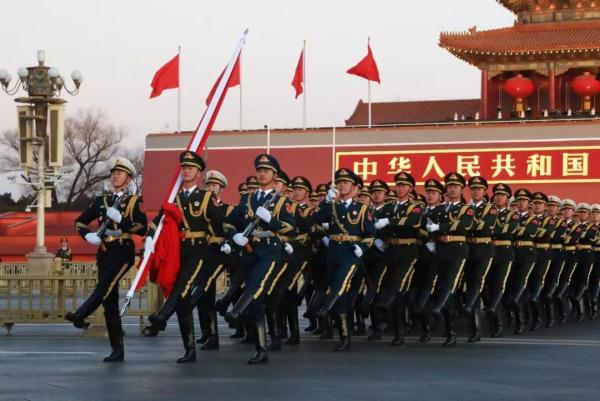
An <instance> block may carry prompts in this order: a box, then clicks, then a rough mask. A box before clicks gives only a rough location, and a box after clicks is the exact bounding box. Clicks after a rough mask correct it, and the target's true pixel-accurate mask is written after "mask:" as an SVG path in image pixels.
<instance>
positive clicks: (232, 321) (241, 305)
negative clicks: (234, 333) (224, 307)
mask: <svg viewBox="0 0 600 401" xmlns="http://www.w3.org/2000/svg"><path fill="white" fill-rule="evenodd" d="M253 300H254V297H253V295H252V294H248V293H246V292H244V293H243V294H242V296H241V297H240V299H238V301H237V302H236V303H235V305H233V308H231V310H230V311H229V312H227V313H225V321H226V322H227V323H229V327H231V328H232V329H235V328H236V327H237V325H238V324H239V319H240V316H241V315H242V314H243V313H244V311H245V310H246V308H247V307H248V305H250V304H251V303H252V301H253Z"/></svg>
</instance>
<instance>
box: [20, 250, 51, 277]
mask: <svg viewBox="0 0 600 401" xmlns="http://www.w3.org/2000/svg"><path fill="white" fill-rule="evenodd" d="M25 256H26V257H27V263H28V264H29V268H28V272H29V274H33V275H49V274H51V273H52V267H53V264H54V255H53V254H51V253H50V252H48V250H47V249H46V247H45V246H41V247H35V249H34V250H33V252H31V253H28V254H27V255H25Z"/></svg>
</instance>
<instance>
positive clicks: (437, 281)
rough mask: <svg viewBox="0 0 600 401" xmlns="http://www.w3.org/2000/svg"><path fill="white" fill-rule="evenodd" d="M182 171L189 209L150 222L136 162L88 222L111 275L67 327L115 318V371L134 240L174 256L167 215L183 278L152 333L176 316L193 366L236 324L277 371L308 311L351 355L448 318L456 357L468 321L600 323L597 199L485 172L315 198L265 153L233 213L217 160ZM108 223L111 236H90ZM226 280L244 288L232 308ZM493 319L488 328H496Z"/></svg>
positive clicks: (183, 202)
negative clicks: (272, 357) (222, 281)
mask: <svg viewBox="0 0 600 401" xmlns="http://www.w3.org/2000/svg"><path fill="white" fill-rule="evenodd" d="M180 165H181V173H180V174H181V181H182V187H181V189H180V191H179V193H178V194H177V196H176V198H175V201H174V203H167V202H165V203H163V207H162V208H161V210H160V212H159V214H158V216H157V217H156V218H155V219H154V221H153V222H152V223H151V224H150V225H149V226H148V225H147V221H146V215H145V213H144V209H143V202H142V198H141V197H140V196H137V195H134V194H130V193H129V192H128V190H127V188H128V187H129V182H130V180H131V179H132V177H133V176H135V174H136V172H135V169H134V167H133V165H132V164H131V162H129V161H128V160H126V159H124V158H119V159H117V160H116V162H115V163H114V165H113V167H112V169H111V173H112V174H111V183H112V187H113V191H112V193H111V194H107V195H103V196H100V197H97V198H96V199H95V200H94V201H93V202H92V204H91V205H90V206H89V208H88V209H87V210H86V211H84V212H83V213H82V214H81V216H79V218H78V219H77V220H76V222H75V225H76V228H77V230H78V232H79V234H80V235H81V236H82V237H83V238H84V239H85V240H86V241H87V242H89V243H91V244H93V245H96V246H98V253H97V264H98V278H99V280H98V284H97V286H96V288H95V289H94V291H93V292H92V293H91V295H90V296H89V298H88V299H87V300H85V302H84V303H83V304H82V305H81V306H80V307H79V308H78V309H77V310H76V311H75V312H70V313H68V314H67V316H66V318H67V319H68V320H70V321H71V322H73V324H74V326H75V327H79V328H81V327H83V325H84V319H85V318H86V317H87V316H89V315H90V314H91V313H93V312H94V311H95V310H96V309H97V308H98V307H99V306H100V305H102V306H103V307H104V315H105V318H106V327H107V330H108V334H109V339H110V345H111V348H112V353H111V354H110V355H109V356H108V357H106V358H105V359H104V361H105V362H113V361H122V360H123V358H124V348H123V331H122V327H121V319H120V316H119V309H118V288H119V285H118V282H119V280H120V279H121V278H122V277H123V275H124V274H125V273H126V272H127V271H128V269H129V268H130V267H131V266H132V264H133V263H134V256H135V249H134V243H133V241H132V236H133V235H140V236H146V239H145V249H144V251H145V252H157V253H160V252H159V250H158V242H157V241H155V238H154V236H155V233H156V230H157V226H158V225H159V222H160V221H161V219H164V220H165V221H166V222H167V221H168V222H169V223H170V227H172V229H171V230H170V231H169V229H167V228H165V229H164V231H162V234H161V237H159V238H161V239H162V237H163V236H165V237H166V238H174V240H175V241H178V243H179V245H180V246H179V247H178V249H179V252H178V254H171V255H167V256H166V257H164V259H162V260H164V261H165V263H166V264H169V263H171V264H172V263H175V265H178V266H179V269H178V270H176V271H177V273H176V276H174V277H172V281H173V285H172V288H171V290H170V292H169V293H165V294H164V296H165V301H164V304H163V305H162V307H161V308H160V310H158V311H156V312H155V313H154V314H152V315H151V316H150V317H149V321H150V322H151V327H150V328H149V329H150V330H151V332H153V333H154V334H156V333H158V332H160V331H162V330H164V329H165V327H166V325H167V322H168V320H169V319H170V317H171V316H172V315H173V314H176V315H177V321H178V324H179V329H180V332H181V339H182V342H183V348H184V354H183V356H182V357H181V358H179V359H178V360H177V362H178V363H186V362H194V361H196V355H197V353H196V347H197V344H199V346H200V349H202V350H218V349H219V335H218V325H217V314H220V315H222V316H224V318H225V320H226V322H227V323H228V324H229V325H230V327H232V328H235V329H236V331H235V333H234V334H233V335H232V336H231V338H239V339H241V342H243V343H248V344H253V345H254V347H255V354H254V356H253V357H252V358H251V359H250V360H249V361H248V363H249V364H262V363H266V362H267V361H268V359H269V352H271V351H279V350H282V349H283V348H287V347H294V346H298V345H299V344H300V341H301V336H300V324H299V307H300V306H301V305H302V304H303V303H305V305H306V308H305V312H304V313H303V316H302V317H303V318H306V319H307V321H308V323H309V325H308V326H307V327H306V328H305V329H304V331H306V332H310V333H312V335H315V336H318V338H320V339H323V340H327V339H333V338H334V329H336V330H337V338H338V343H337V345H336V346H335V348H334V350H335V351H337V352H343V351H348V350H350V347H351V338H352V337H355V338H356V337H361V338H362V339H364V340H365V341H382V340H383V335H384V333H386V334H388V333H389V334H391V336H392V340H391V345H393V346H402V345H403V344H404V336H405V334H407V332H408V331H409V330H410V329H411V328H414V329H417V330H419V331H420V333H419V334H420V338H419V340H420V341H421V342H428V341H430V340H431V327H432V324H436V323H437V322H442V323H443V325H444V329H445V330H444V332H445V340H444V342H443V346H444V347H452V346H455V345H456V343H457V334H456V324H457V322H458V321H460V320H461V319H462V320H464V321H466V322H467V325H468V328H469V334H468V339H467V342H469V343H475V342H479V341H481V340H482V336H483V335H484V334H485V335H489V336H491V337H500V336H502V334H503V332H504V331H505V330H508V329H509V328H510V330H512V331H514V333H515V334H521V333H523V332H524V331H526V330H529V331H537V330H540V329H541V328H542V327H543V326H545V327H552V326H554V325H563V324H565V323H566V322H567V320H568V319H569V318H573V319H574V320H576V321H578V322H581V321H583V320H585V319H596V318H597V317H598V298H599V292H600V235H599V230H600V205H598V204H594V205H589V204H587V203H579V204H577V203H575V202H574V201H573V200H571V199H562V200H561V199H559V198H558V197H556V196H548V195H547V194H544V193H541V192H533V193H532V192H530V191H529V190H527V189H525V188H515V189H513V188H511V187H509V186H508V185H506V184H504V183H497V184H495V185H493V186H491V187H490V186H488V183H487V181H486V179H485V178H484V177H479V176H475V177H471V178H469V180H468V181H466V180H465V178H464V177H463V176H462V175H461V174H458V173H455V172H453V173H449V174H447V175H446V176H445V177H444V180H443V183H442V182H440V181H437V180H435V179H429V180H427V181H426V182H425V183H424V188H422V189H423V191H424V192H423V194H420V193H418V192H417V184H416V182H415V179H414V178H413V177H412V176H411V175H410V174H408V173H405V172H399V173H397V174H396V175H395V176H394V181H395V185H394V188H390V187H389V186H388V184H387V183H386V182H383V181H381V180H374V181H373V182H371V183H370V185H368V186H367V185H365V184H364V183H363V181H362V179H361V178H360V177H359V176H357V175H356V174H355V173H354V172H353V171H352V170H350V169H347V168H340V169H339V170H337V171H336V172H335V175H334V182H333V183H327V184H319V185H317V186H315V187H313V185H312V184H311V182H310V181H309V179H308V178H306V177H303V176H298V177H293V178H291V179H290V177H288V175H287V174H286V173H285V172H284V171H283V170H282V167H281V166H280V165H279V162H278V161H277V159H276V158H275V157H273V156H272V155H269V154H260V155H258V156H257V157H256V159H255V162H254V167H255V175H251V176H249V177H248V178H247V179H246V181H245V182H244V183H241V184H240V185H239V186H238V191H239V194H240V200H239V203H238V204H237V205H227V204H225V203H223V201H222V200H221V195H222V192H223V190H224V189H225V188H226V187H227V186H228V182H227V179H226V177H225V176H224V175H223V174H221V173H220V172H218V171H215V170H209V171H206V172H205V173H204V180H203V181H202V182H204V188H199V187H198V182H201V180H200V178H201V177H200V176H201V174H203V172H204V170H205V167H206V166H205V163H204V161H203V160H202V158H201V157H200V156H199V155H198V154H196V153H195V152H192V151H184V152H183V153H181V155H180ZM467 197H468V198H469V201H466V199H465V198H467ZM94 220H97V221H98V223H99V229H98V231H97V232H92V231H90V229H89V228H88V225H89V224H90V223H91V222H92V221H94ZM165 227H167V223H165ZM159 256H160V255H159ZM177 259H178V260H177ZM166 273H168V270H167V271H166ZM223 273H225V274H227V275H228V276H229V282H230V285H229V287H228V289H227V292H226V293H225V294H224V295H223V296H222V297H221V298H220V299H218V300H217V299H216V281H217V278H218V277H219V275H220V274H223ZM159 274H162V273H159ZM194 309H197V315H198V319H199V322H200V328H201V333H200V334H201V335H200V336H197V335H196V333H195V332H194ZM302 310H304V309H302ZM483 319H487V321H488V324H487V325H486V327H489V328H490V332H489V333H482V320H483ZM367 320H368V321H369V322H370V327H369V328H367V324H366V321H367Z"/></svg>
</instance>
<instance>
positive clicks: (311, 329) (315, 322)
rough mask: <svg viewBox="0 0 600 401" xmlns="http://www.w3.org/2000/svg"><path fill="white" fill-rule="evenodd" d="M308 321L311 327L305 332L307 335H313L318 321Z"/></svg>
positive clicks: (311, 319) (312, 319)
mask: <svg viewBox="0 0 600 401" xmlns="http://www.w3.org/2000/svg"><path fill="white" fill-rule="evenodd" d="M308 321H309V325H308V326H306V327H305V328H304V331H305V332H306V333H312V332H313V331H315V330H316V329H317V319H315V318H314V317H311V318H310V319H308Z"/></svg>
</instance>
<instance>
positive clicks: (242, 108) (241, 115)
mask: <svg viewBox="0 0 600 401" xmlns="http://www.w3.org/2000/svg"><path fill="white" fill-rule="evenodd" d="M243 130H244V102H243V97H242V55H241V54H240V132H242V131H243Z"/></svg>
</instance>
